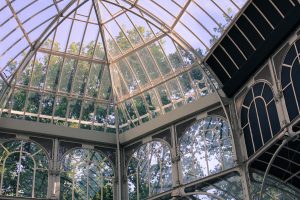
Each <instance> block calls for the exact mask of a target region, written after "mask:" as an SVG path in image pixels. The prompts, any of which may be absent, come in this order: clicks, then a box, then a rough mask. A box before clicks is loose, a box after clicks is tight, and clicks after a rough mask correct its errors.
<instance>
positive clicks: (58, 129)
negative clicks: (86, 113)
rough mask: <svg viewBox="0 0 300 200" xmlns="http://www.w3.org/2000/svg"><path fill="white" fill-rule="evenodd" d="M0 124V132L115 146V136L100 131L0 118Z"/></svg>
mask: <svg viewBox="0 0 300 200" xmlns="http://www.w3.org/2000/svg"><path fill="white" fill-rule="evenodd" d="M0 124H1V127H0V130H2V131H9V132H11V133H22V134H33V135H35V134H36V135H40V136H42V135H45V136H50V137H58V138H68V139H71V140H80V141H82V142H92V143H103V144H108V145H116V137H115V134H109V133H104V132H100V131H92V130H84V129H76V128H70V127H64V126H53V124H44V123H38V122H30V121H25V120H17V119H10V118H0Z"/></svg>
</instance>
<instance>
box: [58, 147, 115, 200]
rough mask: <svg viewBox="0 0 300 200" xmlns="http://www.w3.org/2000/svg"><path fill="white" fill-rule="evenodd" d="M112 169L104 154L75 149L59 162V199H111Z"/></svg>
mask: <svg viewBox="0 0 300 200" xmlns="http://www.w3.org/2000/svg"><path fill="white" fill-rule="evenodd" d="M113 184H114V169H113V167H112V164H111V163H110V161H109V160H108V158H107V157H106V156H104V155H103V154H102V153H100V152H98V151H95V150H91V149H75V150H72V151H71V152H69V153H67V155H65V156H64V158H63V160H62V162H61V174H60V199H61V200H73V199H82V200H85V199H91V200H93V199H97V200H98V199H99V200H112V199H113Z"/></svg>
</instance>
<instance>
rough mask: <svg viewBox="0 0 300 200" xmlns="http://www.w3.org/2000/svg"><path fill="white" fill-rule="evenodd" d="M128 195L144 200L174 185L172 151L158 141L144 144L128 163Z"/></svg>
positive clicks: (134, 198)
mask: <svg viewBox="0 0 300 200" xmlns="http://www.w3.org/2000/svg"><path fill="white" fill-rule="evenodd" d="M127 178H128V185H127V186H128V195H129V199H130V200H142V199H146V198H148V197H150V196H153V195H155V194H158V193H161V192H164V191H167V190H169V189H171V187H172V166H171V152H170V149H169V146H168V145H166V144H164V143H162V142H158V141H152V142H150V143H147V144H144V145H142V146H141V147H140V148H139V149H138V150H137V151H135V152H134V153H133V155H132V157H131V159H130V161H129V163H128V168H127Z"/></svg>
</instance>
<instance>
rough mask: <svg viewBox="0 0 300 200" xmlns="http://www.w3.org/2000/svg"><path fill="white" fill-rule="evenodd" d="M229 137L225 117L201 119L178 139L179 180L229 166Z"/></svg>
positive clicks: (192, 178)
mask: <svg viewBox="0 0 300 200" xmlns="http://www.w3.org/2000/svg"><path fill="white" fill-rule="evenodd" d="M231 141H232V139H231V135H230V128H229V125H228V123H227V121H226V120H224V119H222V118H221V117H217V116H210V117H206V118H203V119H201V120H199V121H197V122H195V123H194V124H192V125H191V126H190V127H189V128H188V129H186V131H185V133H184V135H183V136H182V137H181V138H180V140H179V144H180V153H181V168H182V174H183V182H184V183H187V182H190V181H193V180H196V179H199V178H202V177H205V176H208V175H210V174H214V173H217V172H220V171H222V170H225V169H228V168H231V167H233V165H234V159H233V152H232V142H231Z"/></svg>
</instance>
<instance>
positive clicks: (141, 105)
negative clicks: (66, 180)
mask: <svg viewBox="0 0 300 200" xmlns="http://www.w3.org/2000/svg"><path fill="white" fill-rule="evenodd" d="M244 4H245V1H230V0H228V1H225V2H223V1H210V0H206V1H203V2H202V1H171V0H168V1H163V2H160V1H68V0H63V1H53V2H52V1H48V2H47V3H45V2H42V1H24V2H23V1H22V2H21V1H18V0H17V1H7V2H6V1H3V2H2V4H1V16H3V17H2V19H1V22H0V23H1V27H2V28H1V57H0V59H1V60H0V62H1V90H2V91H3V93H4V92H5V88H6V86H8V89H7V91H6V92H7V95H5V96H6V97H8V96H9V97H8V98H9V99H7V100H6V102H5V103H4V104H5V106H4V107H5V109H4V110H3V111H2V115H4V116H7V117H12V118H18V119H19V118H23V119H27V120H30V121H39V122H46V123H52V124H63V125H67V126H70V127H78V128H84V129H92V130H101V131H105V132H116V126H119V128H120V131H121V132H125V131H126V130H129V129H130V128H133V127H135V126H138V125H139V124H142V123H144V122H147V121H149V120H151V119H153V118H156V117H157V116H160V115H164V113H167V112H169V111H172V110H174V109H176V108H177V107H180V106H181V105H184V104H186V103H189V102H192V101H194V100H195V99H199V98H201V97H202V96H205V95H207V94H208V93H211V92H213V90H214V87H218V84H217V82H216V81H215V79H213V75H212V74H211V72H210V71H209V69H208V68H207V67H205V66H204V63H203V60H204V59H205V57H206V56H207V55H208V54H209V53H210V50H211V49H212V48H213V46H214V44H215V43H216V42H217V41H218V38H220V37H221V36H222V34H223V33H224V31H225V30H226V28H227V27H228V26H229V25H230V23H231V22H232V20H233V19H234V17H235V16H236V15H237V14H238V13H239V11H240V10H241V9H242V7H243V6H244ZM117 119H118V120H117ZM117 121H118V122H117ZM117 123H118V125H117Z"/></svg>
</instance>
